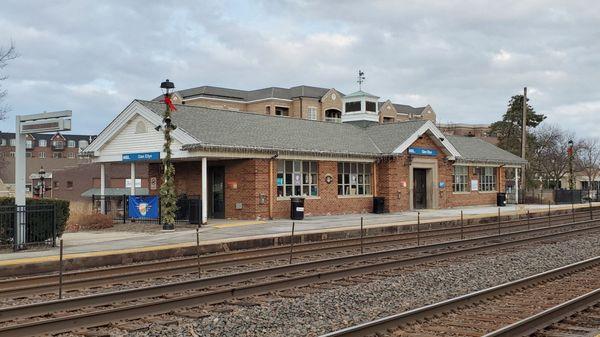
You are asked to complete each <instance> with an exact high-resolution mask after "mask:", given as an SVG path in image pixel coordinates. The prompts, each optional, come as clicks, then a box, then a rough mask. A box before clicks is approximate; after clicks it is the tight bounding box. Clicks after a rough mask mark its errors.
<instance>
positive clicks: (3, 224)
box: [0, 204, 57, 250]
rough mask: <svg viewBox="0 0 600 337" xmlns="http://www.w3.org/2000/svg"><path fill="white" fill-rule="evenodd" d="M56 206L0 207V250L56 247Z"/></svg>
mask: <svg viewBox="0 0 600 337" xmlns="http://www.w3.org/2000/svg"><path fill="white" fill-rule="evenodd" d="M56 237H57V228H56V206H55V205H53V204H35V205H26V206H16V205H5V206H0V249H13V250H19V249H26V248H31V247H34V246H52V247H54V246H56Z"/></svg>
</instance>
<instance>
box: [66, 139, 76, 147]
mask: <svg viewBox="0 0 600 337" xmlns="http://www.w3.org/2000/svg"><path fill="white" fill-rule="evenodd" d="M67 146H68V147H75V141H74V140H69V141H68V142H67Z"/></svg>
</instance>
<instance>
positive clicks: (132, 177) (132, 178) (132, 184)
mask: <svg viewBox="0 0 600 337" xmlns="http://www.w3.org/2000/svg"><path fill="white" fill-rule="evenodd" d="M129 194H131V195H135V162H133V161H132V162H131V187H130V190H129Z"/></svg>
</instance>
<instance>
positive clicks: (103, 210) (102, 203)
mask: <svg viewBox="0 0 600 337" xmlns="http://www.w3.org/2000/svg"><path fill="white" fill-rule="evenodd" d="M104 173H105V170H104V163H100V212H101V213H102V214H104V213H106V202H105V200H104V193H105V188H106V178H105V174H104Z"/></svg>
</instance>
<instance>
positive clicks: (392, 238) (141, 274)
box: [0, 209, 589, 297]
mask: <svg viewBox="0 0 600 337" xmlns="http://www.w3.org/2000/svg"><path fill="white" fill-rule="evenodd" d="M575 214H576V215H575V218H577V219H580V218H587V217H588V216H589V215H588V214H589V213H588V211H587V209H586V211H585V212H576V213H575ZM572 217H573V214H570V213H569V214H558V215H553V216H552V218H553V219H552V222H556V221H560V220H561V219H562V218H572ZM490 219H493V217H492V218H490ZM525 220H527V219H512V220H507V221H504V222H500V223H501V224H502V223H504V224H509V226H504V227H501V229H504V230H507V229H516V228H519V227H524V226H526V225H527V226H532V225H533V226H535V225H538V224H540V223H545V222H546V221H547V220H548V217H536V218H529V222H528V223H524V221H525ZM436 224H438V223H427V224H422V226H426V225H428V226H431V225H436ZM497 226H498V223H497V222H495V223H485V224H477V225H469V226H464V227H463V228H462V234H463V235H472V234H476V233H485V232H488V231H495V230H497V228H498V227H497ZM546 227H547V226H546ZM460 234H461V228H460V227H456V226H454V227H447V228H435V229H428V230H424V231H421V232H420V236H421V240H427V239H437V238H445V237H448V236H452V235H460ZM415 238H416V232H414V231H411V232H404V233H396V234H385V235H378V236H371V237H365V241H366V242H365V246H366V247H373V246H381V245H386V244H392V243H402V242H404V241H407V242H408V241H413V240H414V239H415ZM359 248H360V238H348V239H339V240H330V241H325V242H322V241H321V242H311V243H304V244H298V245H295V253H296V254H297V255H298V256H303V255H306V254H317V253H326V252H331V251H341V250H350V249H359ZM288 256H289V249H288V248H287V245H286V246H279V247H269V248H260V249H254V250H249V251H236V252H231V253H222V254H215V255H209V256H204V257H202V259H201V261H202V262H201V263H200V267H202V268H203V269H210V268H223V267H228V266H236V265H240V264H247V263H256V262H262V261H270V260H277V259H281V258H287V257H288ZM197 268H198V264H197V260H196V258H194V257H189V258H183V259H177V260H166V261H153V262H146V263H140V264H133V265H126V266H118V267H109V268H102V269H93V270H84V271H77V272H71V273H65V274H63V275H64V277H65V279H66V280H65V281H64V282H63V287H64V290H72V289H78V288H82V287H90V286H97V285H105V284H106V283H107V282H117V281H120V282H123V281H132V280H140V279H146V278H148V277H157V276H166V275H173V274H177V273H187V272H194V271H196V270H197ZM57 278H58V275H56V274H50V275H39V276H30V277H20V278H14V279H6V280H0V297H8V296H12V297H14V296H19V295H31V294H39V293H49V292H52V291H55V290H56V289H57V287H58V286H57Z"/></svg>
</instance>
